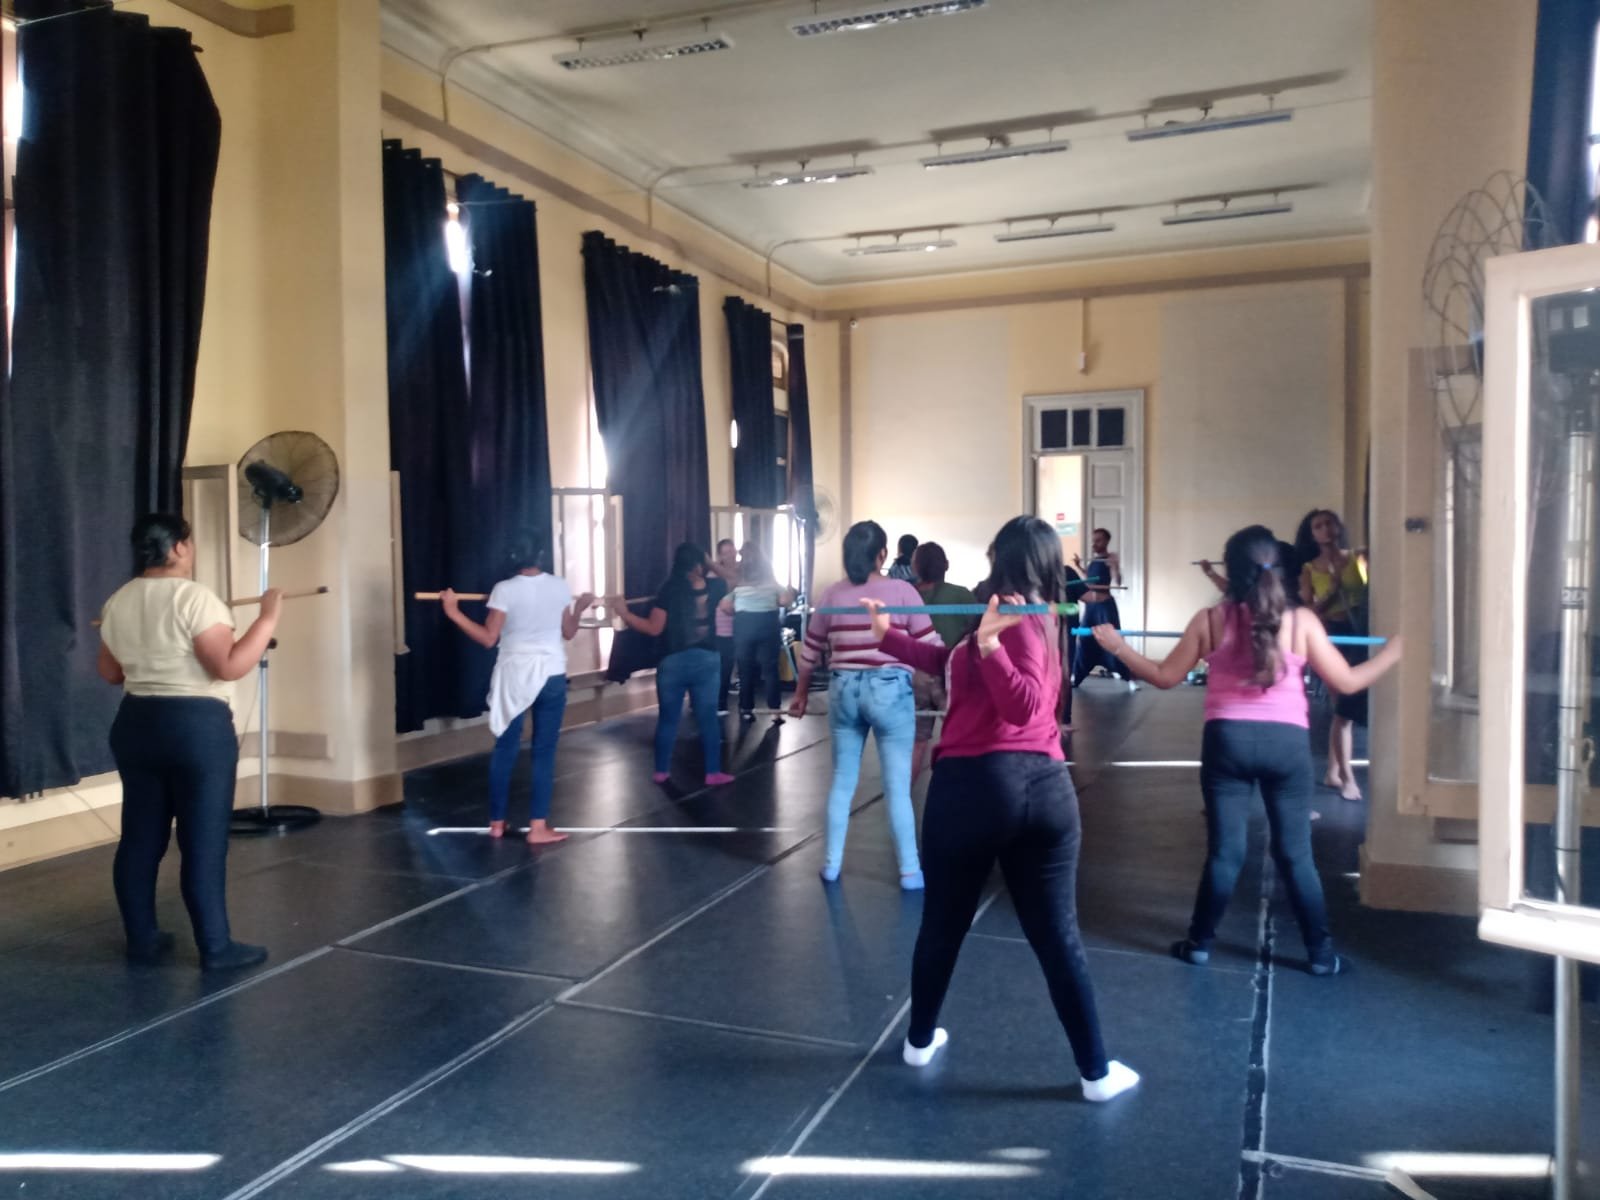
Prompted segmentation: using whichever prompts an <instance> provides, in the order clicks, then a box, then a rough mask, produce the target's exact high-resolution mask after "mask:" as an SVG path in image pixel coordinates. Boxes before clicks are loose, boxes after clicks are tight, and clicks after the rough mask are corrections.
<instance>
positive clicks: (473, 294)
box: [456, 175, 552, 699]
mask: <svg viewBox="0 0 1600 1200" xmlns="http://www.w3.org/2000/svg"><path fill="white" fill-rule="evenodd" d="M456 198H457V199H458V200H459V201H460V202H461V221H462V224H463V225H464V226H465V228H466V234H467V245H468V250H469V253H470V255H471V259H472V275H471V280H472V282H471V285H470V287H469V289H468V292H469V299H468V304H467V312H468V317H467V345H468V348H469V353H468V355H467V359H468V371H467V391H468V395H469V397H470V400H471V405H470V407H471V413H472V423H471V428H470V431H469V435H468V438H469V454H470V457H471V462H472V494H473V504H474V508H475V509H476V511H477V516H478V531H477V535H476V537H475V539H474V541H475V543H476V546H477V548H478V550H479V555H478V567H477V574H476V576H475V577H474V579H473V581H472V583H471V588H472V590H473V591H487V590H488V589H489V588H491V587H493V586H494V584H495V582H496V581H497V580H499V579H502V578H504V576H505V575H506V559H505V555H506V550H507V548H508V547H509V546H510V544H511V542H512V541H513V540H514V539H515V538H516V537H517V536H518V535H519V534H521V533H523V532H524V531H526V532H528V533H531V534H533V535H535V536H536V537H538V538H540V539H541V540H542V541H543V544H544V545H545V546H546V547H549V546H550V544H551V541H550V539H551V526H552V513H551V504H550V438H549V431H548V424H547V421H546V416H545V394H544V326H543V320H544V318H543V315H542V313H541V310H540V293H539V242H538V228H537V223H536V222H537V218H536V216H535V210H534V205H533V202H532V201H531V200H525V199H523V197H521V196H514V195H512V194H511V193H510V192H508V191H506V189H504V188H501V187H496V186H495V185H494V184H492V183H490V182H489V181H488V180H486V179H484V178H483V177H482V176H481V175H468V176H466V177H465V178H463V179H461V180H460V181H458V182H457V184H456ZM545 565H546V568H547V569H548V567H549V566H550V564H549V563H546V564H545ZM492 665H493V664H492V659H491V657H490V656H489V655H482V656H480V657H479V659H478V660H477V661H476V662H475V663H473V671H472V673H471V676H470V678H469V680H468V682H467V684H466V686H467V687H469V688H473V689H476V691H477V694H478V696H479V697H480V699H481V697H482V696H483V695H485V694H486V693H487V690H488V684H489V671H490V669H491V668H492Z"/></svg>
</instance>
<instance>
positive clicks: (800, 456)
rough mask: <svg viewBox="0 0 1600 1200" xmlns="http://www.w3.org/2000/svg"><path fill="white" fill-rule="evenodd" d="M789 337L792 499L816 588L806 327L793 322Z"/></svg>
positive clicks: (808, 582)
mask: <svg viewBox="0 0 1600 1200" xmlns="http://www.w3.org/2000/svg"><path fill="white" fill-rule="evenodd" d="M788 338H789V503H790V504H791V505H793V506H794V511H795V512H796V514H798V515H799V517H800V518H801V519H802V520H803V521H804V522H805V523H806V565H805V576H804V585H805V589H806V592H807V594H808V595H810V594H812V593H814V592H815V591H816V587H815V585H814V583H813V575H812V573H813V571H814V570H815V569H816V565H817V492H816V481H815V479H814V477H813V475H812V466H811V389H810V385H809V384H808V382H807V379H806V327H805V326H804V325H790V326H789V328H788Z"/></svg>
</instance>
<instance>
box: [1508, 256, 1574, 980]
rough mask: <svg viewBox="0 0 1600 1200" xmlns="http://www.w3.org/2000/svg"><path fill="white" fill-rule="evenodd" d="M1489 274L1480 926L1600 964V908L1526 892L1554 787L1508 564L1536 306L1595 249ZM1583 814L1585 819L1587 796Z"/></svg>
mask: <svg viewBox="0 0 1600 1200" xmlns="http://www.w3.org/2000/svg"><path fill="white" fill-rule="evenodd" d="M1486 280H1487V283H1486V288H1485V291H1486V304H1485V321H1484V332H1485V347H1486V351H1487V356H1486V359H1485V367H1484V412H1483V440H1484V455H1483V523H1482V527H1483V557H1482V574H1481V576H1480V580H1479V586H1480V588H1481V589H1482V596H1483V621H1482V628H1481V634H1480V638H1479V653H1480V656H1481V660H1480V666H1479V670H1480V672H1481V675H1482V689H1481V699H1480V709H1481V713H1482V723H1481V726H1480V730H1481V734H1480V745H1481V750H1480V753H1481V760H1482V761H1481V766H1480V770H1479V780H1480V790H1481V812H1480V814H1479V821H1478V861H1479V874H1478V900H1479V908H1480V910H1481V914H1482V915H1481V919H1480V921H1479V925H1478V933H1479V936H1481V937H1482V938H1484V939H1485V940H1486V941H1492V942H1499V943H1501V944H1504V945H1510V946H1517V947H1520V948H1522V949H1525V950H1533V951H1537V952H1539V953H1543V954H1559V955H1562V956H1565V957H1569V958H1582V959H1584V960H1586V961H1588V962H1597V963H1600V911H1597V910H1595V909H1584V908H1582V907H1580V906H1578V905H1574V904H1556V903H1548V902H1544V901H1537V900H1530V899H1528V897H1527V895H1526V888H1525V886H1524V880H1525V865H1526V864H1525V858H1524V845H1523V830H1524V828H1525V824H1526V822H1527V821H1528V820H1530V819H1533V818H1534V813H1533V812H1532V811H1531V810H1532V809H1533V807H1534V805H1533V804H1532V803H1531V801H1532V800H1534V799H1535V798H1536V795H1537V793H1540V792H1544V793H1550V792H1553V790H1554V789H1552V788H1535V787H1529V786H1528V785H1527V782H1526V774H1527V765H1526V760H1525V756H1524V742H1525V727H1524V719H1525V718H1524V709H1525V705H1526V699H1525V697H1526V686H1527V680H1526V676H1527V650H1528V646H1527V609H1528V605H1527V592H1528V585H1527V572H1526V571H1521V570H1516V569H1512V570H1510V571H1507V570H1506V569H1505V567H1504V564H1506V563H1513V564H1515V563H1523V562H1526V561H1527V552H1528V520H1527V516H1528V513H1527V507H1528V485H1529V473H1528V455H1529V450H1530V437H1529V432H1528V413H1529V409H1530V407H1531V397H1530V388H1529V379H1528V370H1527V366H1528V363H1529V361H1530V359H1531V358H1532V351H1533V346H1532V302H1533V300H1535V299H1536V298H1538V297H1540V296H1552V295H1560V294H1563V293H1566V292H1575V291H1581V290H1583V289H1586V288H1592V287H1594V286H1595V285H1596V283H1600V247H1596V246H1565V247H1561V248H1559V249H1555V250H1542V251H1537V252H1534V253H1529V254H1516V255H1509V256H1506V257H1503V258H1496V259H1491V260H1490V261H1489V263H1488V264H1487V276H1486ZM1497 564H1498V567H1497ZM1537 798H1538V799H1541V800H1545V801H1546V803H1548V800H1547V798H1546V797H1542V796H1539V797H1537ZM1586 810H1587V812H1586V815H1588V816H1589V817H1590V818H1591V819H1592V817H1593V815H1594V796H1593V795H1591V796H1589V797H1588V798H1587V801H1586Z"/></svg>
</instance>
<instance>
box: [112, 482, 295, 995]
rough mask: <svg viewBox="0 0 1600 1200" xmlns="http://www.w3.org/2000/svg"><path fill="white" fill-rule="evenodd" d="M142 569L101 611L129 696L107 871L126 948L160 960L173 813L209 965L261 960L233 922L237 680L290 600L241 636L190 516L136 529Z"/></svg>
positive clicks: (186, 899) (116, 730)
mask: <svg viewBox="0 0 1600 1200" xmlns="http://www.w3.org/2000/svg"><path fill="white" fill-rule="evenodd" d="M133 553H134V560H135V565H136V567H137V569H138V571H139V574H138V575H137V576H136V577H134V578H133V579H131V580H129V581H128V582H127V583H125V584H123V585H122V587H120V588H118V589H117V591H116V592H115V593H114V594H113V595H112V597H111V599H109V600H107V601H106V603H105V607H104V608H102V609H101V610H100V662H99V668H100V676H101V678H103V679H104V680H105V681H106V682H107V683H113V684H121V685H122V688H123V691H124V693H125V694H124V696H123V699H122V704H121V706H120V707H119V708H118V709H117V717H116V720H115V721H113V722H112V724H111V755H112V757H113V758H114V759H115V760H116V763H117V774H119V775H120V776H121V777H122V837H121V839H120V840H119V841H118V842H117V857H116V859H115V861H114V862H113V865H112V868H111V872H112V881H113V884H114V886H115V888H116V892H117V907H118V908H120V909H121V910H122V924H123V929H124V931H125V932H126V933H127V937H128V958H129V959H130V960H132V961H134V962H137V963H145V964H153V963H155V962H158V961H159V960H160V959H162V958H163V957H165V956H166V955H167V954H168V953H169V952H170V951H171V949H172V945H173V938H172V935H171V934H170V933H163V932H162V931H161V930H160V928H158V926H157V925H156V875H157V873H158V872H159V870H160V869H161V859H162V857H163V856H164V855H165V854H166V852H167V843H168V841H169V840H170V838H171V836H172V826H173V822H174V821H176V822H177V826H178V848H179V850H180V851H182V853H183V868H182V876H181V878H182V887H183V903H184V906H185V907H186V908H187V909H188V910H189V920H190V921H191V922H192V924H193V925H194V940H195V945H196V946H197V947H199V950H200V964H201V966H203V967H204V968H205V969H207V970H229V969H233V968H238V967H249V966H254V965H255V964H256V963H259V962H262V961H263V960H264V959H265V958H266V957H267V952H266V950H265V949H264V948H263V947H261V946H249V945H245V944H244V943H242V942H236V941H234V940H233V937H232V934H231V933H230V932H229V929H228V906H227V860H228V824H229V821H230V819H231V817H232V815H233V790H234V784H235V780H236V777H237V775H238V766H239V743H238V741H237V740H236V738H235V735H234V729H233V712H232V710H231V709H230V707H229V704H228V700H229V693H230V691H231V689H230V688H229V687H228V684H229V683H230V682H232V681H233V680H235V679H242V678H243V677H244V676H245V675H246V674H247V673H248V672H249V670H250V668H251V667H253V666H255V665H256V663H258V662H259V661H260V660H261V656H262V655H263V654H265V653H266V650H267V643H268V642H270V641H271V640H272V631H273V630H274V629H275V628H276V627H277V624H278V613H279V610H280V608H281V605H282V601H283V596H282V593H281V592H279V591H278V589H277V588H273V589H271V590H270V591H268V592H267V593H266V594H265V595H264V596H262V597H261V615H260V616H259V617H257V618H256V620H255V622H254V623H253V624H252V625H251V626H250V628H249V629H248V630H246V631H245V635H244V636H243V637H241V638H239V639H238V640H237V641H236V640H235V639H234V636H233V611H232V610H231V609H230V608H229V607H228V606H227V605H226V604H224V603H223V602H222V601H221V599H219V598H218V597H217V595H216V593H215V592H213V591H211V589H210V588H207V587H205V586H204V585H202V584H198V583H196V582H195V581H194V579H193V578H192V576H193V574H194V544H193V542H192V541H191V540H190V536H189V523H188V522H187V521H185V520H184V519H183V518H182V517H179V516H174V515H172V514H170V513H150V514H149V515H147V516H143V517H140V518H139V520H138V521H137V522H135V523H134V526H133Z"/></svg>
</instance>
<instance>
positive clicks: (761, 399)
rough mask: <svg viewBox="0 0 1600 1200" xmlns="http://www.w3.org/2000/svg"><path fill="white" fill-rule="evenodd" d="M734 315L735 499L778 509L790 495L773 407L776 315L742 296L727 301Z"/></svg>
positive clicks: (731, 342) (730, 333)
mask: <svg viewBox="0 0 1600 1200" xmlns="http://www.w3.org/2000/svg"><path fill="white" fill-rule="evenodd" d="M722 312H723V315H724V316H726V317H727V319H728V357H729V360H730V362H731V365H732V367H733V376H732V377H733V419H734V420H735V421H736V422H737V423H738V426H739V444H738V445H737V446H735V447H734V448H733V502H734V503H735V504H742V505H744V506H745V507H747V508H776V507H777V506H778V505H780V504H782V503H783V502H784V501H785V500H786V499H787V497H786V496H785V495H784V492H785V490H786V489H785V487H784V479H783V468H782V467H780V466H779V465H778V459H779V458H780V457H781V456H782V452H781V451H780V450H779V447H778V417H777V412H776V410H774V408H773V407H772V314H771V313H768V312H764V311H762V310H761V309H759V308H757V307H756V306H755V305H753V304H746V303H745V302H744V301H743V300H741V299H739V298H738V297H737V296H729V297H728V298H727V299H726V300H724V301H723V302H722Z"/></svg>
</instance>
